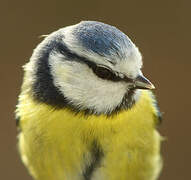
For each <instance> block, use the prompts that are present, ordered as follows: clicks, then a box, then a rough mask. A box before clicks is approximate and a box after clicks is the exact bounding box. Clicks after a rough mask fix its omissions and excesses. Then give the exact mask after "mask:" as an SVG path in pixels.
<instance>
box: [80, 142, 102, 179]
mask: <svg viewBox="0 0 191 180" xmlns="http://www.w3.org/2000/svg"><path fill="white" fill-rule="evenodd" d="M90 153H91V157H92V161H91V163H90V164H88V165H87V166H86V167H85V170H84V172H83V177H84V180H90V179H91V177H92V175H93V173H94V171H95V170H96V169H97V168H98V167H99V166H100V163H101V159H102V158H103V157H104V153H103V151H102V149H101V147H100V146H99V145H98V143H97V142H96V141H94V142H93V143H92V146H91V150H90Z"/></svg>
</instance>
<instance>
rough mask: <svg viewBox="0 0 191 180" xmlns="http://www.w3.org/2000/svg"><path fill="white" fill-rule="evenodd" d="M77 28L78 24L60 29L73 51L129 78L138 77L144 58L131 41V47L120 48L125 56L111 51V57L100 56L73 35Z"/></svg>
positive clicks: (65, 41)
mask: <svg viewBox="0 0 191 180" xmlns="http://www.w3.org/2000/svg"><path fill="white" fill-rule="evenodd" d="M76 26H78V24H76V25H73V26H68V27H66V28H63V29H60V32H61V34H63V35H64V38H63V42H64V43H65V44H66V46H67V47H68V48H69V49H70V50H71V51H73V52H75V53H76V54H78V55H80V56H83V57H86V58H87V59H89V60H91V61H93V62H95V63H96V64H100V65H105V66H108V67H110V68H111V69H113V70H114V71H117V72H120V73H123V74H125V75H127V76H128V77H132V78H134V77H136V76H137V74H138V73H139V72H140V69H141V67H142V56H141V53H140V52H139V49H138V48H137V47H136V46H135V44H134V43H133V42H132V41H131V40H130V39H129V40H130V43H131V45H130V46H120V47H121V51H122V52H124V56H118V55H117V54H116V53H112V51H110V55H105V56H100V55H99V54H97V53H95V52H93V51H91V50H89V49H87V48H86V47H84V46H82V44H81V43H80V42H79V41H78V39H77V38H76V36H75V34H74V33H73V30H74V29H75V28H76Z"/></svg>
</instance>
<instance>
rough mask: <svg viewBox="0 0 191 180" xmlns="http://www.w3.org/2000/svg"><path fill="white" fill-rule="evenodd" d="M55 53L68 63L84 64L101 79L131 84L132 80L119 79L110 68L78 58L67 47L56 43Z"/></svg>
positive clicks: (84, 58)
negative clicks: (64, 58)
mask: <svg viewBox="0 0 191 180" xmlns="http://www.w3.org/2000/svg"><path fill="white" fill-rule="evenodd" d="M56 47H57V49H56V50H57V51H59V52H60V53H61V54H63V55H64V56H66V57H68V59H69V60H70V61H76V62H79V63H85V64H86V65H87V66H88V67H89V68H91V69H92V71H93V72H94V73H95V74H96V75H97V76H98V77H99V78H102V79H106V80H110V81H115V82H118V81H125V82H133V80H132V79H130V78H128V77H126V76H124V77H120V76H119V75H117V73H116V72H113V71H112V70H111V69H110V68H108V67H103V66H100V65H97V64H96V63H95V62H92V61H90V60H89V59H87V58H86V57H83V56H80V55H78V54H76V53H75V52H73V51H71V50H69V49H68V47H67V46H65V45H64V44H63V43H59V42H58V43H57V46H56Z"/></svg>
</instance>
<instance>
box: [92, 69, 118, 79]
mask: <svg viewBox="0 0 191 180" xmlns="http://www.w3.org/2000/svg"><path fill="white" fill-rule="evenodd" d="M94 73H95V74H96V75H97V76H98V77H100V78H102V79H108V80H109V79H111V78H112V76H114V75H113V73H112V72H111V71H110V70H109V69H106V68H104V67H99V66H97V67H96V68H95V71H94Z"/></svg>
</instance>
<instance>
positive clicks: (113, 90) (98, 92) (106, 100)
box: [49, 54, 127, 113]
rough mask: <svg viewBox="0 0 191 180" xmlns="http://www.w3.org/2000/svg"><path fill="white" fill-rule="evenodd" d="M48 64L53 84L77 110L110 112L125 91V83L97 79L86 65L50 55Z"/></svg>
mask: <svg viewBox="0 0 191 180" xmlns="http://www.w3.org/2000/svg"><path fill="white" fill-rule="evenodd" d="M49 64H50V66H51V73H52V75H53V79H54V85H55V86H56V87H58V89H59V90H60V91H61V92H62V93H63V94H64V96H65V97H66V98H67V99H68V100H69V101H70V102H71V103H73V104H74V105H75V106H78V107H79V108H80V109H87V108H88V109H95V110H96V112H97V113H108V112H111V111H112V110H114V109H115V108H116V107H117V106H118V105H119V104H120V103H121V101H122V99H123V96H124V94H125V93H126V91H127V84H126V83H124V82H112V81H107V80H103V79H101V78H98V77H97V76H96V75H95V74H94V73H93V72H92V70H91V69H90V68H89V67H88V66H87V65H86V64H83V63H79V62H75V61H70V60H65V59H64V57H63V55H55V54H53V55H51V56H50V58H49Z"/></svg>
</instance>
